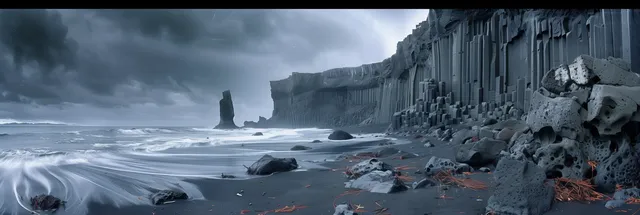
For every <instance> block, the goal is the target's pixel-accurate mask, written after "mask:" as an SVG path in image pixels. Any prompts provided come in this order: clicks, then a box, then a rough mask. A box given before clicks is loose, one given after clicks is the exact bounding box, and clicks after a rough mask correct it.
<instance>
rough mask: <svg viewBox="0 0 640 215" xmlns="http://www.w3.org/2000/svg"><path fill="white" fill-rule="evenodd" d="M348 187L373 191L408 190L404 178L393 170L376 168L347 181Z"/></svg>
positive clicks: (346, 185)
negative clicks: (399, 176)
mask: <svg viewBox="0 0 640 215" xmlns="http://www.w3.org/2000/svg"><path fill="white" fill-rule="evenodd" d="M345 188H347V189H360V190H366V191H369V192H372V193H395V192H401V191H405V190H407V189H408V188H407V186H406V185H405V184H404V182H402V180H400V179H398V178H397V177H395V173H394V172H393V171H391V170H387V171H379V170H374V171H371V172H369V173H367V174H365V175H362V176H360V177H358V178H357V179H353V180H350V181H348V182H345Z"/></svg>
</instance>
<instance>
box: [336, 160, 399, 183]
mask: <svg viewBox="0 0 640 215" xmlns="http://www.w3.org/2000/svg"><path fill="white" fill-rule="evenodd" d="M387 170H393V167H392V166H391V165H389V164H387V163H385V162H382V161H380V160H378V159H375V158H371V159H368V160H365V161H361V162H360V163H357V164H355V165H353V166H352V167H350V168H349V169H347V171H346V172H347V176H349V177H350V178H358V177H360V176H362V175H365V174H367V173H369V172H372V171H387Z"/></svg>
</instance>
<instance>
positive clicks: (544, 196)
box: [486, 158, 554, 215]
mask: <svg viewBox="0 0 640 215" xmlns="http://www.w3.org/2000/svg"><path fill="white" fill-rule="evenodd" d="M493 177H494V179H495V181H496V185H495V189H494V191H493V195H491V197H489V200H488V202H487V207H486V210H487V212H492V213H493V214H529V215H542V214H543V213H545V212H547V211H548V210H549V209H551V204H552V203H553V199H554V189H553V184H552V183H553V182H552V181H547V180H546V179H547V177H546V175H545V172H544V170H542V169H541V168H539V167H538V166H536V165H535V164H534V163H532V162H529V161H519V160H513V159H509V158H503V159H500V161H499V162H498V166H497V167H496V169H495V171H494V173H493Z"/></svg>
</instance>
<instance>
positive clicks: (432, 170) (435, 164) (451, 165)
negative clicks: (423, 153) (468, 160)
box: [424, 156, 473, 176]
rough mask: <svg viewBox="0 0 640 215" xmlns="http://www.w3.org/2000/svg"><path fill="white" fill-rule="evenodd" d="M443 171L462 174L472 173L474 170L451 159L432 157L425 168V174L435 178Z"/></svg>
mask: <svg viewBox="0 0 640 215" xmlns="http://www.w3.org/2000/svg"><path fill="white" fill-rule="evenodd" d="M443 171H444V172H451V173H453V174H460V173H463V172H471V171H473V169H472V168H471V167H469V166H468V165H463V164H457V163H455V162H453V161H452V160H450V159H447V158H439V157H435V156H433V157H431V158H430V159H429V161H428V162H427V164H426V165H425V167H424V173H425V175H426V176H433V175H435V174H438V173H439V172H443Z"/></svg>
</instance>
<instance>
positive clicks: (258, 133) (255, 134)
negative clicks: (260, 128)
mask: <svg viewBox="0 0 640 215" xmlns="http://www.w3.org/2000/svg"><path fill="white" fill-rule="evenodd" d="M262 135H264V134H262V132H256V133H253V134H252V135H251V136H262Z"/></svg>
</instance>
